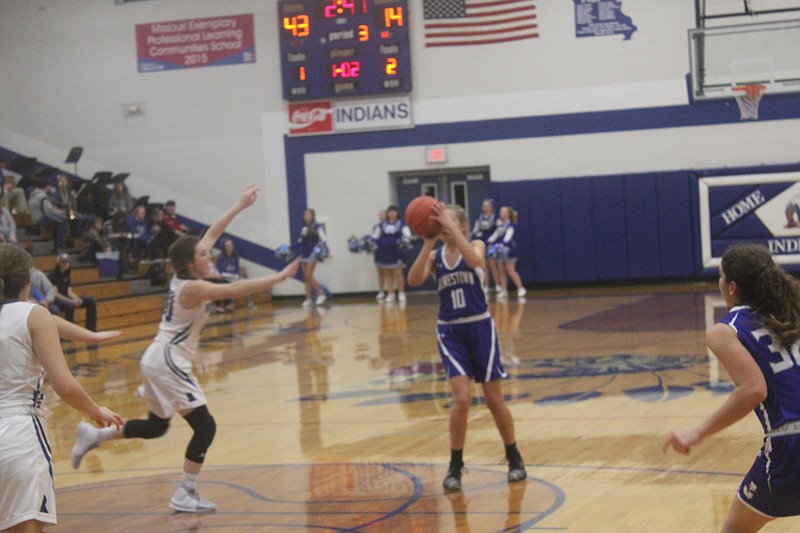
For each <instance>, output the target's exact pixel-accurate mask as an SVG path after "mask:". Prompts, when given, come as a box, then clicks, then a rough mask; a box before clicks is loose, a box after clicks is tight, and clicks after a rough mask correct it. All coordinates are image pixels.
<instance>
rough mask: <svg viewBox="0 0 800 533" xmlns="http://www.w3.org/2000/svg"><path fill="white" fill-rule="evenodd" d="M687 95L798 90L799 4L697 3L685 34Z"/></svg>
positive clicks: (792, 0) (791, 0) (778, 0)
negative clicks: (758, 88) (752, 88)
mask: <svg viewBox="0 0 800 533" xmlns="http://www.w3.org/2000/svg"><path fill="white" fill-rule="evenodd" d="M689 53H690V63H691V80H692V83H691V93H692V94H691V96H692V99H694V100H703V99H712V98H732V97H734V96H735V95H736V91H735V90H734V87H737V86H742V85H756V84H758V85H764V86H765V89H764V92H765V93H766V94H775V93H786V92H798V91H800V0H698V3H697V28H695V29H693V30H690V31H689Z"/></svg>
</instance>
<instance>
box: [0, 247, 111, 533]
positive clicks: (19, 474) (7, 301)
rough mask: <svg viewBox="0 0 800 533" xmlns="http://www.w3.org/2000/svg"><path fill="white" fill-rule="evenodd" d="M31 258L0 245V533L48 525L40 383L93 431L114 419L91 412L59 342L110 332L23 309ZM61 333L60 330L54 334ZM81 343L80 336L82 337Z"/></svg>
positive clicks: (52, 509) (49, 477)
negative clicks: (86, 419)
mask: <svg viewBox="0 0 800 533" xmlns="http://www.w3.org/2000/svg"><path fill="white" fill-rule="evenodd" d="M31 264H32V261H31V257H30V255H28V253H27V252H25V251H24V250H22V249H21V248H19V247H17V246H14V245H12V244H0V354H2V364H0V531H13V532H15V533H16V532H39V531H42V528H43V527H44V525H45V524H55V523H56V502H55V489H54V486H53V465H52V457H51V455H50V443H49V440H48V435H47V426H46V424H45V408H44V406H43V404H42V403H43V400H44V394H43V391H42V385H43V382H44V376H45V374H47V378H48V380H49V382H50V383H51V385H52V387H53V390H54V391H55V392H56V394H58V395H59V396H60V397H61V398H62V399H63V400H64V401H65V402H66V403H67V404H68V405H70V406H71V407H74V408H75V409H78V410H79V411H82V412H83V413H85V414H86V415H88V416H89V417H90V418H92V419H93V420H94V421H95V422H97V423H98V424H101V425H108V424H114V425H117V426H121V425H122V418H120V416H119V415H118V414H116V413H114V412H113V411H110V410H109V409H106V408H105V407H99V406H98V405H97V404H96V403H95V402H94V401H93V400H92V399H91V398H90V397H89V395H88V394H86V391H85V390H84V389H83V387H81V385H80V384H79V383H78V382H77V381H76V380H75V378H74V377H72V374H71V373H70V370H69V368H68V367H67V364H66V361H65V359H64V354H63V352H62V351H61V343H60V341H59V335H60V334H61V335H63V336H64V337H65V338H70V339H73V340H89V341H94V342H97V341H101V340H104V339H106V338H111V336H115V334H116V333H118V332H108V333H98V334H95V333H93V332H89V331H88V330H84V329H83V328H80V327H78V326H75V325H74V324H69V323H67V322H66V321H63V320H61V319H58V318H57V317H53V316H52V315H51V314H50V313H49V312H48V311H47V309H45V308H43V307H42V306H40V305H37V304H35V303H30V302H28V301H27V300H28V296H29V295H30V290H31V281H30V279H31V278H30V268H31ZM62 328H63V329H62ZM84 333H85V334H86V335H85V336H82V335H83V334H84Z"/></svg>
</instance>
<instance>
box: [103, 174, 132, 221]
mask: <svg viewBox="0 0 800 533" xmlns="http://www.w3.org/2000/svg"><path fill="white" fill-rule="evenodd" d="M135 203H136V199H135V198H134V197H133V196H131V193H130V191H129V190H128V186H127V185H125V182H124V181H123V180H117V181H115V182H114V190H113V191H112V192H111V196H110V197H109V199H108V214H109V215H110V216H114V215H116V214H117V213H125V214H128V213H130V212H131V211H133V206H134V204H135Z"/></svg>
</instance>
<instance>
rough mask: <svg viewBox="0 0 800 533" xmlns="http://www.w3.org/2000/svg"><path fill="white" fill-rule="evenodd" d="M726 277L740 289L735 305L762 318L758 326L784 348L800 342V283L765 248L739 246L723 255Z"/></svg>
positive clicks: (749, 245)
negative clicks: (771, 334)
mask: <svg viewBox="0 0 800 533" xmlns="http://www.w3.org/2000/svg"><path fill="white" fill-rule="evenodd" d="M722 270H723V272H724V273H725V278H726V279H727V280H728V281H729V282H730V281H735V282H736V285H737V287H738V290H737V294H736V304H738V305H747V306H750V307H751V308H752V309H753V310H755V311H757V312H758V313H759V315H760V317H759V318H757V319H756V320H757V323H758V324H759V325H761V326H763V327H765V328H767V329H769V330H770V331H771V332H772V333H773V334H774V335H775V337H776V338H777V339H778V341H779V342H780V344H781V346H784V347H787V348H788V347H789V346H791V345H792V344H794V343H795V342H797V341H798V340H800V282H798V281H797V280H796V279H795V278H793V277H792V276H790V275H789V274H787V273H786V272H784V271H783V269H782V268H781V267H780V266H778V265H777V264H775V262H774V261H773V260H772V257H771V256H770V254H769V252H768V251H767V249H766V248H764V247H763V246H760V245H756V244H737V245H734V246H731V247H730V248H728V249H727V250H726V251H725V253H724V254H723V256H722Z"/></svg>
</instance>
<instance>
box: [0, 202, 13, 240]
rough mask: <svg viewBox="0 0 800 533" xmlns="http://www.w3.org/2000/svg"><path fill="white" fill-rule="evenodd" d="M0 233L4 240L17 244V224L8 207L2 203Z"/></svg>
mask: <svg viewBox="0 0 800 533" xmlns="http://www.w3.org/2000/svg"><path fill="white" fill-rule="evenodd" d="M0 235H2V236H3V239H5V242H9V243H12V244H17V224H16V223H15V222H14V217H12V216H11V213H10V212H9V211H8V209H6V208H5V207H3V206H2V205H0Z"/></svg>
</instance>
